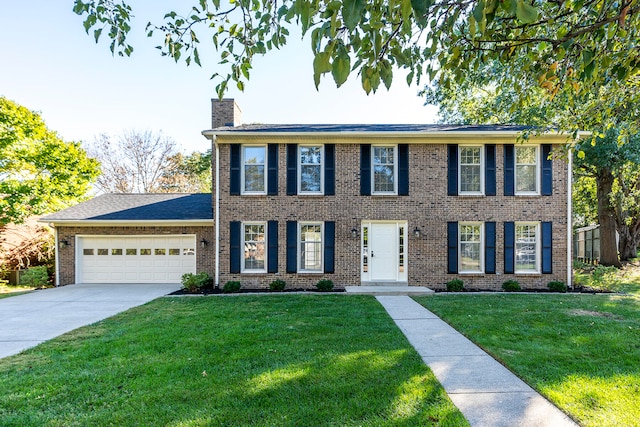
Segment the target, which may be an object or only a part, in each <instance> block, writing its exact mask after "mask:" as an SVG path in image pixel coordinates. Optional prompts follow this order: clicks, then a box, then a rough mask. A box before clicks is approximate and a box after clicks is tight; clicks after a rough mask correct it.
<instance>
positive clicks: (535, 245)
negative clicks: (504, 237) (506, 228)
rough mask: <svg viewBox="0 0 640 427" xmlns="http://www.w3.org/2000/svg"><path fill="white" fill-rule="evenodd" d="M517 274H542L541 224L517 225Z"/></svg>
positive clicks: (517, 223) (522, 223)
mask: <svg viewBox="0 0 640 427" xmlns="http://www.w3.org/2000/svg"><path fill="white" fill-rule="evenodd" d="M514 249H515V272H516V274H517V273H525V274H526V273H539V272H540V223H538V222H516V223H515V248H514Z"/></svg>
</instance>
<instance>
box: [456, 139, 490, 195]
mask: <svg viewBox="0 0 640 427" xmlns="http://www.w3.org/2000/svg"><path fill="white" fill-rule="evenodd" d="M463 148H478V149H479V150H480V164H479V165H478V167H479V168H480V191H463V190H462V149H463ZM484 152H485V145H471V144H460V145H458V195H459V196H484V195H485V192H484V175H485V168H486V165H485V161H486V160H485V156H484V154H485V153H484ZM465 164H466V163H465Z"/></svg>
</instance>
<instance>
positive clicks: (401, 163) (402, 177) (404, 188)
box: [398, 144, 409, 196]
mask: <svg viewBox="0 0 640 427" xmlns="http://www.w3.org/2000/svg"><path fill="white" fill-rule="evenodd" d="M398 195H399V196H408V195H409V144H398Z"/></svg>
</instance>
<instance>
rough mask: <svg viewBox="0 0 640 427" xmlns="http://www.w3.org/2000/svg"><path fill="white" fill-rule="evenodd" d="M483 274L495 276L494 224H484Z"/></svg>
mask: <svg viewBox="0 0 640 427" xmlns="http://www.w3.org/2000/svg"><path fill="white" fill-rule="evenodd" d="M484 234H485V236H484V272H485V273H486V274H496V223H495V222H485V223H484Z"/></svg>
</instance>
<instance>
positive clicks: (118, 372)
mask: <svg viewBox="0 0 640 427" xmlns="http://www.w3.org/2000/svg"><path fill="white" fill-rule="evenodd" d="M0 390H2V392H1V393H0V420H2V425H3V426H9V425H15V426H18V425H19V426H27V425H38V426H39V425H48V426H73V425H77V426H84V425H172V426H204V425H212V426H221V425H225V426H243V425H252V426H303V425H304V426H329V425H331V426H356V425H357V426H430V425H433V426H435V425H439V426H464V425H468V424H467V423H466V421H465V420H464V418H463V416H462V414H461V413H460V412H459V411H458V410H457V409H456V407H455V406H454V405H453V404H452V403H451V401H450V400H449V398H448V397H447V396H446V394H445V392H444V390H443V389H442V387H441V386H440V384H439V383H438V382H437V380H436V379H435V377H434V376H433V374H432V373H431V372H430V371H429V369H428V368H427V367H426V366H425V365H424V363H423V362H422V360H421V359H420V357H419V356H418V354H417V353H416V352H415V351H414V350H413V348H412V347H411V346H410V345H409V344H408V342H407V340H406V339H405V337H404V336H403V335H402V333H401V332H400V331H399V330H398V328H397V327H396V326H395V325H394V323H393V321H392V320H391V319H390V318H389V316H388V315H387V314H386V312H385V311H384V309H383V308H382V307H381V306H380V304H378V303H377V302H376V301H375V299H373V298H372V297H366V296H346V295H286V296H283V295H277V296H231V297H204V298H201V297H196V298H161V299H159V300H156V301H153V302H151V303H149V304H147V305H145V306H142V307H138V308H135V309H132V310H129V311H127V312H125V313H122V314H120V315H117V316H115V317H112V318H110V319H107V320H105V321H102V322H99V323H97V324H95V325H93V326H89V327H85V328H81V329H79V330H76V331H74V332H71V333H69V334H66V335H63V336H62V337H59V338H57V339H55V340H52V341H49V342H47V343H45V344H43V345H40V346H38V347H36V348H34V349H31V350H28V351H27V352H25V353H23V354H20V355H17V356H13V357H9V358H6V359H1V360H0Z"/></svg>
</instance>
